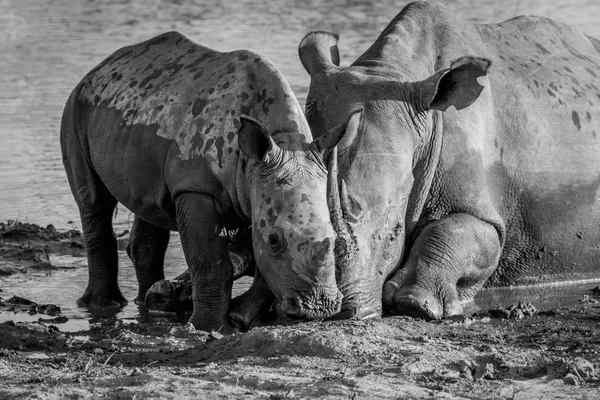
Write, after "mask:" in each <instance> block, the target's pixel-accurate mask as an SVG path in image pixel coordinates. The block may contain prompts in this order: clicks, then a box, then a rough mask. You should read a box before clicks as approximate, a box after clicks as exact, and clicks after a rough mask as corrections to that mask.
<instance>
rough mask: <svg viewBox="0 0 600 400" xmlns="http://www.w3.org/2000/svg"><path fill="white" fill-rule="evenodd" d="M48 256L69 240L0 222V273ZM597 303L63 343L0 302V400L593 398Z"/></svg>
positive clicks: (42, 262) (598, 383) (106, 318)
mask: <svg viewBox="0 0 600 400" xmlns="http://www.w3.org/2000/svg"><path fill="white" fill-rule="evenodd" d="M125 236H126V235H123V237H125ZM123 241H124V240H123ZM54 252H62V254H76V255H81V254H83V252H84V250H83V247H82V246H81V235H80V233H79V232H78V231H62V232H58V231H57V230H56V229H54V228H53V227H52V226H49V227H47V228H42V227H39V226H36V225H31V224H20V223H18V222H17V223H15V222H8V223H3V224H0V265H2V268H3V271H5V272H4V273H11V274H13V275H22V276H23V277H24V279H26V277H27V274H28V273H30V272H31V271H32V270H37V269H40V268H58V267H56V266H53V265H52V264H51V263H50V262H49V260H50V259H51V258H52V257H51V256H52V254H53V253H54ZM0 289H2V287H0ZM599 299H600V288H598V287H590V288H589V290H586V291H585V293H584V292H582V293H581V296H580V300H579V301H578V302H577V304H576V305H575V306H570V307H556V308H554V309H551V310H538V309H536V307H535V304H532V303H530V302H527V301H522V302H517V303H515V304H513V305H511V306H508V307H495V308H492V309H490V310H487V311H480V312H478V313H476V314H474V315H472V316H469V317H463V318H456V319H451V320H444V321H438V322H433V323H432V322H425V321H422V320H419V319H411V318H407V317H394V316H387V317H384V318H380V319H373V320H366V321H356V320H346V321H328V322H324V321H313V322H306V323H298V324H295V325H291V326H277V325H275V326H264V327H258V328H254V329H252V330H250V331H249V332H246V333H238V334H234V335H222V334H220V333H219V332H212V333H205V332H198V331H195V330H194V329H193V327H191V326H190V325H188V324H185V323H184V322H177V321H176V320H173V319H172V318H164V319H160V318H150V317H149V314H144V313H142V314H141V316H140V317H139V318H138V319H136V320H135V321H133V322H132V321H126V320H123V319H120V318H118V315H117V314H115V313H113V314H111V313H107V314H105V315H101V314H93V317H92V318H90V320H89V321H88V322H89V324H88V325H86V328H85V329H81V330H75V331H64V330H63V329H61V328H62V326H64V325H63V324H64V322H65V321H64V320H65V319H67V317H66V316H65V315H63V311H62V310H61V309H60V307H58V306H55V305H52V304H36V303H35V302H33V301H31V300H29V299H26V298H23V297H20V296H18V295H15V296H11V297H10V298H8V297H4V296H3V292H0V314H3V315H4V317H5V318H4V320H6V322H3V323H0V376H1V377H2V379H1V381H0V397H2V398H4V397H10V398H17V399H18V398H65V397H69V398H92V397H93V398H103V397H106V398H134V397H135V398H222V399H228V398H231V399H234V398H251V399H252V398H256V399H260V398H270V399H286V398H290V399H295V398H315V397H327V398H333V399H338V398H339V399H349V398H350V399H352V398H356V399H358V398H399V397H400V398H402V397H404V398H417V399H419V398H423V399H425V398H445V399H453V398H489V399H494V398H498V399H519V398H522V399H525V398H527V399H537V398H539V399H542V398H544V399H546V398H582V399H583V398H588V399H594V398H598V396H599V395H598V393H600V303H599V302H598V300H599ZM23 314H26V315H28V316H30V317H31V318H30V319H29V320H27V322H19V320H20V319H19V318H18V317H19V316H20V315H23ZM7 315H12V316H14V317H15V318H14V319H10V318H9V319H8V320H7V318H6V316H7Z"/></svg>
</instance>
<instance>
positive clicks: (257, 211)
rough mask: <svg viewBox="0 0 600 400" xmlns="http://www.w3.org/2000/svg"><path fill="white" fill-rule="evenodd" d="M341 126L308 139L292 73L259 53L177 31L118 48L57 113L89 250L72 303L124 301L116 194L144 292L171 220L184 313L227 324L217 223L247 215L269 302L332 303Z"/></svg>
mask: <svg viewBox="0 0 600 400" xmlns="http://www.w3.org/2000/svg"><path fill="white" fill-rule="evenodd" d="M343 132H344V131H343V130H340V129H338V130H335V131H334V132H333V134H332V135H329V136H327V135H325V136H324V137H323V138H322V139H319V140H317V141H314V142H313V141H312V136H311V133H310V130H309V128H308V125H307V123H306V120H305V118H304V116H303V114H302V110H301V108H300V106H299V105H298V103H297V101H296V99H295V97H294V95H293V93H292V91H291V89H290V87H289V85H288V83H287V81H286V80H285V79H284V78H283V76H282V75H281V74H280V73H279V72H278V71H277V69H276V68H275V67H274V66H273V64H272V63H271V62H270V61H269V60H267V59H265V58H264V57H262V56H260V55H258V54H256V53H253V52H250V51H244V50H240V51H234V52H231V53H220V52H216V51H213V50H211V49H208V48H206V47H203V46H200V45H198V44H197V43H195V42H194V41H192V40H191V39H189V38H187V37H186V36H184V35H182V34H180V33H178V32H168V33H165V34H163V35H160V36H157V37H155V38H153V39H151V40H149V41H146V42H143V43H139V44H136V45H133V46H130V47H126V48H123V49H120V50H118V51H117V52H115V53H114V54H113V55H112V56H110V57H109V58H107V59H106V60H105V61H103V62H102V63H101V64H100V65H98V66H97V67H96V68H95V69H93V70H92V71H91V72H90V73H88V75H86V77H85V78H84V79H83V80H82V82H81V83H80V84H79V85H78V86H77V87H76V88H75V90H74V91H73V93H72V94H71V96H70V98H69V100H68V102H67V105H66V107H65V110H64V114H63V119H62V126H61V147H62V151H63V161H64V165H65V169H66V172H67V176H68V179H69V183H70V185H71V189H72V191H73V194H74V197H75V200H76V202H77V205H78V206H79V209H80V213H81V219H82V226H83V234H84V238H85V245H86V248H87V252H88V262H89V282H88V286H87V288H86V290H85V293H84V294H83V296H82V297H81V298H80V299H79V301H78V304H79V305H81V306H113V305H122V304H124V303H125V302H126V300H125V299H124V298H123V295H122V294H121V291H120V290H119V286H118V282H117V271H118V265H117V248H116V241H115V238H114V235H113V231H112V222H111V217H112V214H113V211H114V208H115V206H116V204H117V202H120V203H122V204H123V205H125V207H127V208H128V209H129V210H131V211H132V212H133V213H134V214H135V221H134V224H133V227H132V232H131V240H130V243H129V246H128V254H129V256H130V257H131V259H132V261H133V264H134V267H135V270H136V274H137V278H138V282H139V293H138V298H137V301H140V302H142V301H144V296H145V294H146V291H147V290H148V288H149V287H150V286H152V284H153V283H155V282H157V281H160V280H161V279H164V273H163V261H164V254H165V250H166V248H167V245H168V242H169V231H173V230H177V231H179V233H180V236H181V242H182V246H183V250H184V253H185V257H186V261H187V264H188V268H189V271H190V274H191V280H192V292H193V293H192V297H193V304H194V311H193V314H192V316H191V317H190V321H191V322H192V323H193V324H194V326H195V327H196V328H197V329H202V330H207V331H209V330H218V329H223V330H225V331H228V330H231V328H232V326H231V323H230V320H229V316H228V312H229V305H230V299H231V286H232V282H233V269H232V265H231V259H230V255H229V253H228V246H227V240H228V239H227V237H225V236H224V235H223V232H226V233H227V235H229V232H231V231H234V230H241V229H247V228H249V227H251V232H252V248H251V249H250V251H252V252H253V255H254V258H255V260H256V263H257V267H258V272H259V273H260V276H261V277H263V278H264V282H266V284H264V285H262V286H260V288H261V290H260V291H259V293H260V297H261V301H270V299H272V297H273V296H274V297H275V299H277V300H278V301H279V302H280V303H281V304H282V308H283V310H284V311H285V312H286V313H287V314H289V315H290V316H292V317H298V318H322V317H326V316H328V315H331V314H333V313H336V312H338V311H339V308H340V304H341V295H340V292H339V290H338V289H337V285H336V281H335V270H334V256H333V241H334V235H335V234H334V231H333V228H332V226H331V223H330V219H329V212H328V209H327V200H326V181H327V168H326V164H325V160H324V159H323V157H324V154H325V153H326V152H329V150H330V149H331V148H333V147H334V146H335V144H336V143H337V140H339V138H340V134H341V133H343ZM271 292H272V293H271Z"/></svg>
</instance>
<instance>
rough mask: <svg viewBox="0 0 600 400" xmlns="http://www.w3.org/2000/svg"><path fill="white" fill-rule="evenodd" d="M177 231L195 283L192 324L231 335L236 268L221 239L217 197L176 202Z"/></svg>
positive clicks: (200, 196) (187, 197)
mask: <svg viewBox="0 0 600 400" xmlns="http://www.w3.org/2000/svg"><path fill="white" fill-rule="evenodd" d="M175 208H176V214H177V215H176V218H177V228H178V230H179V234H180V236H181V244H182V246H183V252H184V254H185V259H186V261H187V264H188V269H189V271H190V276H191V280H192V302H193V303H194V311H193V313H192V316H191V317H190V320H189V321H190V322H191V323H192V324H193V325H194V326H195V327H196V329H200V330H203V331H208V332H210V331H213V330H214V331H222V332H231V331H232V326H231V323H230V322H229V303H230V301H231V288H232V285H233V267H232V265H231V260H230V258H229V252H228V251H227V238H224V237H221V236H219V233H220V232H221V230H222V229H223V223H222V221H223V218H222V215H221V213H220V212H219V208H218V207H217V204H216V202H215V200H214V199H213V197H211V196H208V195H204V194H197V193H191V192H187V193H182V194H180V195H179V196H177V198H176V199H175Z"/></svg>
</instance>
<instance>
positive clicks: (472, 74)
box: [299, 32, 489, 318]
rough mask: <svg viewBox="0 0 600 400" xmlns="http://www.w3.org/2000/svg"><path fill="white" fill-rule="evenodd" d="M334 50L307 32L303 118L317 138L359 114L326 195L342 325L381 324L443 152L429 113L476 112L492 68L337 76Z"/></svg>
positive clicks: (361, 67) (369, 70)
mask: <svg viewBox="0 0 600 400" xmlns="http://www.w3.org/2000/svg"><path fill="white" fill-rule="evenodd" d="M337 42H338V36H337V35H335V34H331V33H326V32H313V33H309V34H308V35H307V36H306V37H305V38H304V39H303V40H302V42H301V43H300V47H299V53H300V59H301V61H302V64H303V65H304V67H305V69H306V70H307V72H308V73H309V74H310V76H311V84H310V90H309V94H308V98H307V102H306V116H307V120H308V123H309V125H310V127H311V129H312V131H313V133H314V134H315V136H317V137H318V136H319V134H321V133H322V132H326V130H327V129H329V128H330V127H331V126H335V125H336V124H339V123H340V122H341V121H343V120H345V119H346V118H348V116H349V115H351V114H352V113H355V112H356V111H357V110H361V112H360V113H355V114H354V119H351V121H350V123H349V124H348V130H347V132H346V134H345V135H344V137H343V138H342V139H341V141H340V143H339V144H338V146H337V150H338V152H339V154H338V155H337V157H338V161H337V164H338V167H339V172H338V174H337V176H338V179H337V180H333V181H332V184H331V185H330V187H329V190H330V193H331V194H332V195H333V197H332V200H330V203H331V214H332V222H333V225H334V228H335V230H336V232H337V243H336V246H337V247H338V248H337V249H336V257H337V261H336V262H337V269H338V277H337V279H338V286H339V288H340V290H341V291H342V293H343V295H344V304H343V305H342V313H341V314H340V317H350V316H354V317H359V318H360V317H363V318H364V317H369V316H375V315H380V313H381V311H382V288H383V286H384V283H385V281H386V279H387V278H388V277H390V275H391V274H393V273H394V272H395V271H396V269H397V268H399V267H400V265H401V263H402V260H403V256H404V253H405V252H406V251H407V249H406V248H407V246H408V245H407V243H410V241H411V240H412V238H413V236H412V235H413V234H415V232H417V230H418V226H417V225H418V221H419V218H421V212H422V210H423V208H424V206H425V203H426V201H427V198H428V197H427V194H428V191H429V189H430V187H431V185H432V181H433V178H434V174H435V168H436V165H435V160H437V156H438V154H436V152H437V153H439V151H440V147H441V146H440V144H439V141H438V139H439V137H440V136H435V135H433V134H432V133H433V132H435V131H436V129H440V127H439V126H436V122H435V121H434V119H433V112H434V111H445V110H446V109H447V108H448V107H449V106H451V105H453V106H455V107H456V108H457V109H461V108H465V107H467V106H469V105H470V104H472V103H473V102H474V101H475V100H476V99H477V97H478V96H479V94H480V93H481V91H482V89H483V87H482V86H481V85H480V84H479V83H478V82H477V78H478V77H480V76H484V75H485V72H486V70H487V68H488V66H489V62H488V61H487V60H484V59H477V58H474V57H473V58H464V59H461V60H458V61H457V62H455V63H454V65H452V67H451V68H448V69H444V70H441V71H438V72H436V73H434V74H433V75H427V76H422V75H423V74H421V76H418V77H417V76H416V75H413V74H412V71H403V70H402V69H401V68H397V67H396V66H395V65H391V64H388V63H386V61H385V60H384V59H381V58H380V59H377V57H375V60H368V61H364V60H362V61H364V62H357V63H355V64H353V65H351V66H349V67H340V66H339V53H338V48H337ZM423 70H424V68H423Z"/></svg>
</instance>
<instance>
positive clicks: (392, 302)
mask: <svg viewBox="0 0 600 400" xmlns="http://www.w3.org/2000/svg"><path fill="white" fill-rule="evenodd" d="M383 298H384V305H385V306H386V308H387V309H388V311H391V312H392V313H393V314H396V315H406V316H408V317H413V318H421V319H424V320H426V321H431V320H436V319H442V318H449V317H452V316H455V315H462V314H463V306H462V304H461V302H460V301H459V300H458V298H457V297H455V296H451V295H449V296H446V298H443V297H442V298H441V299H438V298H436V296H435V295H434V294H433V292H431V291H428V290H425V289H423V288H420V287H418V286H416V285H411V286H406V287H399V286H398V285H397V284H396V283H394V282H386V284H385V286H384V293H383Z"/></svg>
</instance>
